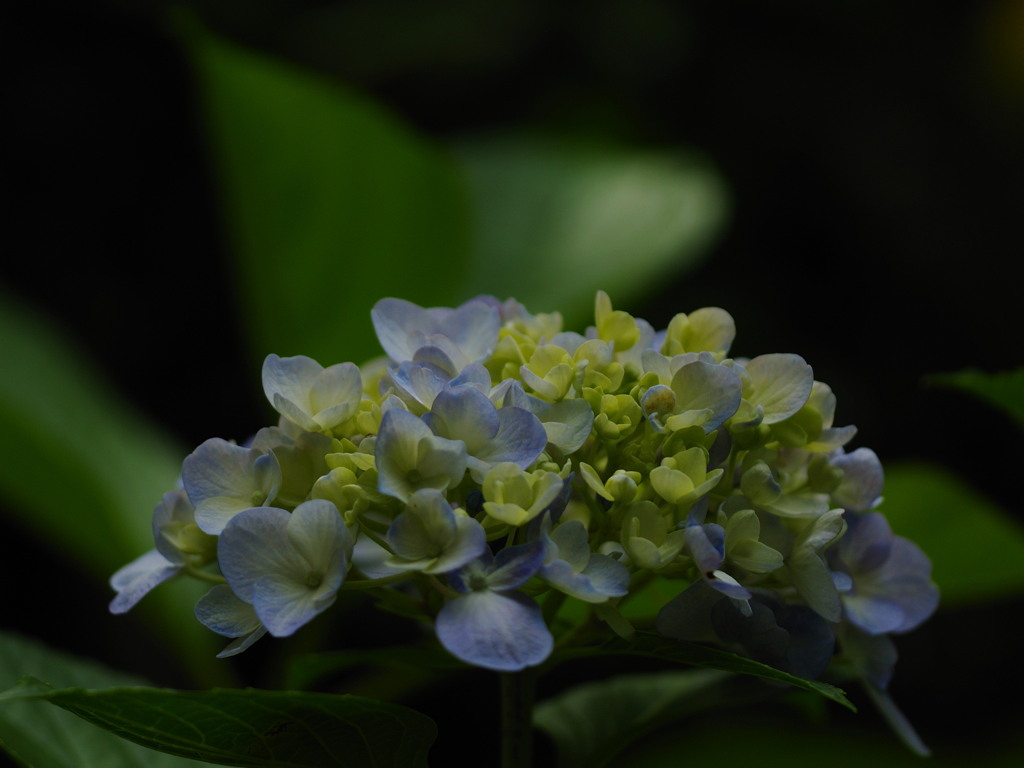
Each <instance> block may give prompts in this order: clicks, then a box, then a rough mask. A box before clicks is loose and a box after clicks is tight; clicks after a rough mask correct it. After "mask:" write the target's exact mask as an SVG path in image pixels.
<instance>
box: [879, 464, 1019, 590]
mask: <svg viewBox="0 0 1024 768" xmlns="http://www.w3.org/2000/svg"><path fill="white" fill-rule="evenodd" d="M881 509H882V511H883V512H885V515H886V517H887V518H888V519H889V522H890V524H891V525H892V528H893V530H894V531H895V532H896V533H898V534H899V535H901V536H905V537H907V538H908V539H910V540H911V541H913V542H915V543H916V544H917V545H918V546H919V547H921V549H923V550H924V552H925V554H927V555H928V557H929V558H931V561H932V576H933V578H934V580H935V583H936V584H938V585H939V589H940V591H941V594H942V603H941V605H943V606H950V605H957V604H964V603H970V602H978V601H981V600H998V599H1003V598H1010V597H1018V596H1020V595H1021V594H1024V568H1022V567H1021V563H1024V526H1021V525H1020V523H1019V522H1017V521H1016V520H1014V519H1013V518H1012V517H1010V516H1009V515H1008V514H1007V513H1006V512H1004V511H1003V510H1002V509H1000V508H999V507H998V506H996V505H995V504H994V503H993V502H991V501H990V500H988V499H986V498H985V497H984V496H983V495H982V494H981V493H979V492H978V491H976V490H974V489H973V488H971V487H970V486H969V485H967V484H966V483H965V482H964V481H962V480H960V479H958V478H957V477H956V476H955V475H954V474H951V473H950V472H949V471H947V470H944V469H942V468H940V467H937V466H931V465H928V464H922V463H902V464H893V465H890V466H887V467H886V470H885V501H884V503H883V504H882V507H881Z"/></svg>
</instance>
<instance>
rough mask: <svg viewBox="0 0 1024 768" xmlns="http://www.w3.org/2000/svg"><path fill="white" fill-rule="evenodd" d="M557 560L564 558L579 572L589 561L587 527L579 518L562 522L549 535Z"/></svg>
mask: <svg viewBox="0 0 1024 768" xmlns="http://www.w3.org/2000/svg"><path fill="white" fill-rule="evenodd" d="M549 538H550V540H551V542H552V544H554V545H555V548H556V550H557V553H558V554H557V557H558V559H559V560H564V561H565V562H566V563H568V564H569V565H570V566H571V567H572V569H573V570H574V571H576V572H577V573H579V572H580V571H582V570H583V569H584V568H586V567H587V563H588V562H589V561H590V542H589V536H588V534H587V529H586V528H585V527H584V525H583V523H581V522H580V521H579V520H569V521H568V522H565V523H562V524H561V525H559V526H558V527H557V528H555V529H554V531H552V533H551V534H550V535H549Z"/></svg>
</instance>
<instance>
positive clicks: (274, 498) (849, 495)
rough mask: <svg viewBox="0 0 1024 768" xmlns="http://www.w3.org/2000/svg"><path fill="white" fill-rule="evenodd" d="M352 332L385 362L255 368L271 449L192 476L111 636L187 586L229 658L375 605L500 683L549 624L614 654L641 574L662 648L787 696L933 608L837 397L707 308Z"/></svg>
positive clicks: (215, 444)
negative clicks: (609, 636)
mask: <svg viewBox="0 0 1024 768" xmlns="http://www.w3.org/2000/svg"><path fill="white" fill-rule="evenodd" d="M372 318H373V324H374V328H375V330H376V333H377V336H378V338H379V341H380V344H381V346H382V347H383V350H384V352H385V353H386V355H387V357H386V359H385V358H382V359H379V360H375V361H372V362H370V363H368V364H366V365H363V366H361V367H360V366H357V365H355V364H353V363H347V362H346V363H340V364H336V365H331V366H330V367H327V368H324V367H323V366H322V365H321V364H320V363H318V362H316V361H314V360H312V359H310V358H308V357H303V356H297V357H278V356H277V355H270V356H269V357H267V359H266V361H265V362H264V365H263V388H264V391H265V393H266V396H267V399H268V400H269V401H270V403H271V405H272V406H273V407H274V409H275V410H276V411H277V412H278V414H279V415H280V419H279V421H278V423H277V425H276V426H271V427H267V428H264V429H261V430H260V431H259V432H257V433H256V435H255V436H254V437H253V438H252V439H251V440H250V441H249V442H248V443H246V444H245V445H237V444H235V443H233V442H229V441H226V440H223V439H220V438H214V439H211V440H207V441H206V442H204V443H203V444H202V445H200V446H199V447H198V448H196V449H195V451H193V452H192V454H191V455H189V456H188V457H187V458H186V459H185V461H184V463H183V466H182V475H181V484H180V488H179V489H177V490H174V491H171V492H170V493H168V494H167V495H165V496H164V498H163V500H162V501H161V503H160V504H159V505H158V506H157V508H156V511H155V514H154V516H153V534H154V538H155V541H156V548H155V549H154V550H153V551H151V552H149V553H147V554H145V555H143V556H142V557H140V558H139V559H137V560H136V561H134V562H133V563H131V564H129V565H127V566H125V567H124V568H122V569H121V570H120V571H118V572H117V573H116V574H115V575H114V576H113V578H112V586H113V587H114V589H115V590H116V591H117V596H116V597H115V598H114V600H113V602H112V604H111V610H112V611H113V612H115V613H120V612H124V611H126V610H128V609H129V608H131V607H132V606H133V605H134V604H135V603H136V602H137V601H138V600H139V599H141V598H142V596H143V595H145V594H146V593H147V592H148V591H149V590H150V589H152V588H153V587H155V586H156V585H158V584H160V583H162V582H163V581H165V580H167V579H169V578H171V577H173V576H175V575H177V574H188V575H191V576H193V577H198V578H202V579H206V580H208V581H210V582H213V584H214V586H212V588H211V589H210V591H209V592H208V593H207V594H206V595H205V596H204V597H203V598H202V599H200V601H199V603H198V604H197V606H196V609H195V612H196V616H197V617H198V619H199V620H200V621H201V622H202V623H203V624H205V625H206V626H207V627H209V628H210V629H212V630H213V631H215V632H217V633H220V634H221V635H223V636H226V637H228V638H231V642H230V644H229V645H228V646H227V648H226V649H225V650H224V651H223V652H222V653H221V655H222V656H227V655H231V654H235V653H238V652H240V651H242V650H244V649H245V648H247V647H248V646H249V645H251V644H252V643H253V642H254V641H256V640H257V639H258V638H260V637H261V636H262V635H264V634H266V633H269V634H271V635H274V636H278V637H280V636H287V635H291V634H292V633H294V632H295V631H296V630H297V629H299V627H301V626H302V625H304V624H306V623H307V622H309V621H311V620H312V619H314V618H315V617H316V616H317V615H319V614H320V613H322V612H324V611H325V610H327V609H328V608H329V607H330V606H331V605H332V603H333V602H334V601H335V599H336V596H337V594H338V591H339V590H341V589H370V590H376V591H377V593H378V594H391V595H395V594H402V595H406V596H407V597H408V598H409V600H414V602H415V604H416V610H418V611H419V612H420V613H422V614H423V615H424V616H426V617H427V618H428V619H429V620H430V621H432V623H433V626H434V629H435V631H436V635H437V639H438V640H439V641H440V643H441V645H442V646H443V647H444V648H446V649H447V650H448V651H449V652H450V653H451V654H453V655H454V656H456V657H458V658H459V659H461V660H463V661H465V662H468V663H469V664H473V665H477V666H480V667H486V668H490V669H495V670H500V671H516V670H520V669H523V668H525V667H529V666H535V665H538V664H540V663H542V662H544V661H545V659H547V658H548V656H549V655H550V654H551V652H552V648H553V645H554V637H553V634H552V631H551V626H552V624H553V622H554V621H555V620H556V619H557V617H558V615H559V610H560V609H561V608H564V605H563V603H564V602H565V601H567V600H568V601H578V602H580V603H582V604H585V606H588V607H590V608H592V609H593V612H594V614H595V615H596V616H597V617H598V618H599V619H600V620H602V621H604V622H606V623H607V625H608V627H610V629H611V630H612V631H614V632H616V633H618V634H620V635H624V636H628V635H629V634H630V633H631V632H632V629H633V628H632V626H631V624H630V621H629V620H628V619H627V618H626V616H625V615H624V613H623V608H624V606H625V605H626V603H627V601H628V600H629V599H630V597H631V596H632V595H634V594H636V593H637V592H638V591H639V590H640V589H642V587H643V586H644V585H645V584H647V583H649V582H650V581H651V580H652V579H655V578H657V579H659V580H662V581H664V580H668V581H671V582H673V583H676V584H677V585H678V589H676V590H675V592H676V594H675V596H674V597H672V598H671V599H669V600H668V601H667V602H666V603H665V604H664V606H663V607H662V608H661V610H660V613H658V615H657V620H656V629H657V630H658V631H659V632H660V633H661V634H663V635H665V636H667V637H670V638H677V639H680V640H687V641H696V642H712V643H715V644H718V645H719V646H722V647H725V648H727V649H730V650H733V651H736V652H739V653H742V654H744V655H747V656H750V657H752V658H754V659H757V660H760V661H763V662H765V663H768V664H771V665H773V666H775V667H777V668H780V669H783V670H786V671H790V672H792V673H794V674H798V675H801V676H805V677H815V676H818V675H819V674H821V672H822V671H823V670H824V669H825V667H826V665H827V664H828V663H829V662H830V661H831V660H832V659H833V656H834V654H835V651H836V648H837V644H838V647H839V648H841V649H842V650H843V652H844V656H845V657H847V658H848V659H850V660H852V662H853V663H854V664H855V665H856V666H857V667H858V669H859V670H860V672H861V674H862V676H864V677H866V678H867V679H868V680H870V681H871V682H872V683H873V684H874V685H875V687H876V688H877V689H878V690H884V688H885V686H886V684H887V682H888V677H889V675H890V673H891V670H892V664H893V661H894V660H895V652H894V650H893V646H892V644H891V642H890V640H889V637H890V635H891V634H892V633H900V632H905V631H907V630H909V629H911V628H913V627H915V626H917V625H918V624H920V623H921V622H922V621H923V620H924V619H925V618H927V617H928V616H929V615H930V614H931V613H932V611H933V610H934V609H935V607H936V604H937V601H938V592H937V590H936V588H935V586H934V584H933V583H932V581H931V567H930V564H929V562H928V560H927V558H926V557H925V556H924V555H923V554H922V552H921V551H920V550H919V549H918V548H917V547H916V546H915V545H914V544H913V543H911V542H909V541H907V540H905V539H903V538H900V537H898V536H895V535H893V533H892V531H891V530H890V528H889V526H888V525H887V523H886V520H885V518H884V517H883V516H882V514H881V513H880V512H878V511H877V507H878V504H879V502H880V499H881V493H882V485H883V472H882V467H881V464H880V462H879V460H878V457H877V456H876V455H875V453H874V452H873V451H871V450H870V449H868V448H858V449H856V450H852V451H848V450H847V449H846V446H847V444H848V443H849V442H850V440H851V439H852V438H853V436H854V433H855V431H856V430H855V428H854V427H852V426H842V427H840V426H835V425H834V423H833V421H834V416H835V410H836V398H835V395H834V394H833V393H832V390H831V389H830V388H829V387H828V386H827V385H826V384H823V383H821V382H819V381H815V379H814V375H813V372H812V369H811V367H810V366H809V365H808V364H807V363H806V362H805V361H804V360H803V359H802V358H801V357H799V356H798V355H795V354H765V355H761V356H759V357H754V358H752V359H740V358H730V357H729V349H730V346H731V344H732V342H733V338H734V335H735V325H734V322H733V319H732V317H731V316H730V315H729V314H728V313H727V312H725V311H724V310H722V309H718V308H703V309H698V310H696V311H694V312H692V313H690V314H678V315H676V316H675V317H674V318H673V319H672V320H671V322H670V323H669V324H668V327H667V328H666V329H664V330H661V331H655V329H654V328H653V327H652V326H651V325H650V324H649V323H647V322H646V321H644V320H642V319H639V318H634V317H632V316H631V315H629V314H627V313H625V312H622V311H617V310H614V309H613V308H612V305H611V302H610V300H609V298H608V296H607V295H606V294H604V293H598V295H597V298H596V302H595V316H594V325H593V326H591V327H590V328H588V329H587V330H586V332H585V333H583V334H580V333H575V332H572V331H565V330H563V328H562V320H561V316H560V315H558V314H557V313H555V314H530V313H529V312H528V311H527V310H526V309H525V308H524V307H523V306H522V305H520V304H519V303H518V302H516V301H515V300H511V299H510V300H508V301H505V302H501V301H499V300H498V299H495V298H493V297H478V298H475V299H472V300H471V301H468V302H467V303H465V304H463V305H462V306H460V307H458V308H455V309H448V308H431V309H426V308H422V307H419V306H416V305H414V304H411V303H409V302H407V301H403V300H400V299H394V298H388V299H383V300H382V301H380V302H378V303H377V305H376V306H375V307H374V309H373V312H372Z"/></svg>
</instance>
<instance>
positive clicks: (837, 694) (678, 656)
mask: <svg viewBox="0 0 1024 768" xmlns="http://www.w3.org/2000/svg"><path fill="white" fill-rule="evenodd" d="M592 656H642V657H646V658H650V659H659V660H661V661H669V662H672V663H674V664H685V665H687V666H693V667H704V668H706V669H717V670H722V671H724V672H734V673H736V674H738V675H751V676H753V677H760V678H763V679H765V680H771V681H773V682H777V683H786V684H787V685H791V686H793V687H795V688H799V689H801V690H805V691H812V692H814V693H817V694H820V695H821V696H824V697H825V698H826V699H831V700H832V701H834V702H836V703H837V704H842V705H843V706H844V707H846V708H848V709H851V710H854V711H856V707H854V706H853V704H851V703H850V700H849V699H847V698H846V695H845V693H844V692H843V690H842V689H840V688H837V687H836V686H834V685H830V684H829V683H822V682H819V681H817V680H807V679H806V678H803V677H797V676H796V675H791V674H789V673H788V672H783V671H781V670H778V669H775V668H774V667H770V666H768V665H767V664H762V663H760V662H758V661H754V660H753V659H748V658H746V657H745V656H739V655H737V654H735V653H730V652H728V651H723V650H719V649H717V648H712V647H710V646H705V645H698V644H697V643H687V642H683V641H680V640H672V639H669V638H666V637H662V636H661V635H656V634H654V633H653V632H637V633H636V634H635V635H634V636H633V638H632V639H631V640H628V641H626V640H619V639H615V640H613V641H611V642H609V643H606V644H604V645H602V646H597V647H590V648H574V649H570V650H566V651H562V652H561V653H559V654H558V655H557V656H556V657H554V661H555V662H559V661H565V660H569V659H575V658H589V657H592Z"/></svg>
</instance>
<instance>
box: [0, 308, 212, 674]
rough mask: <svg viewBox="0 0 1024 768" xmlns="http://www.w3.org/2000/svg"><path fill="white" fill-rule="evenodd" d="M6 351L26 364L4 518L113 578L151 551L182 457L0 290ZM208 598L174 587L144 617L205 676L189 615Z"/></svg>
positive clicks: (5, 432) (12, 421)
mask: <svg viewBox="0 0 1024 768" xmlns="http://www.w3.org/2000/svg"><path fill="white" fill-rule="evenodd" d="M0 355H2V357H3V359H5V360H13V361H17V364H16V365H8V366H6V367H5V369H4V374H3V376H0V492H2V493H3V496H4V504H3V507H2V509H3V510H4V511H6V512H7V513H8V514H10V515H11V517H10V519H8V520H5V521H4V522H5V524H6V525H13V526H19V527H21V528H23V529H25V530H27V531H29V532H30V533H32V534H33V535H35V536H37V537H39V538H40V539H42V540H45V541H46V542H47V543H48V544H49V545H50V546H52V547H54V548H55V549H57V550H58V551H60V552H63V553H64V554H65V555H66V556H67V558H68V560H69V562H71V563H76V564H78V565H79V566H81V567H82V569H84V571H85V572H86V573H88V574H91V575H92V577H93V578H96V579H98V580H102V582H106V581H107V579H108V578H109V576H110V575H111V574H112V573H113V572H114V571H115V570H117V569H118V568H120V567H121V566H122V565H124V564H126V563H128V562H130V561H131V560H134V559H135V558H136V557H138V556H139V555H141V554H142V553H143V552H146V551H147V550H150V549H152V548H153V533H152V512H153V508H154V507H155V506H156V504H157V503H158V502H159V501H160V497H161V496H162V495H163V494H164V492H165V491H167V490H168V489H170V488H173V487H174V484H175V482H176V481H177V477H178V474H179V473H180V471H181V460H182V458H183V457H184V455H185V451H183V450H182V449H180V448H179V447H178V446H176V445H175V444H174V443H173V442H172V441H171V440H170V439H169V438H168V437H167V436H166V435H164V434H163V433H161V432H160V431H159V430H157V429H156V428H155V427H154V426H153V425H152V424H151V423H149V422H146V421H145V420H144V419H143V418H142V417H141V416H140V415H139V414H138V413H136V412H135V411H133V410H132V409H131V408H130V407H129V406H128V405H126V403H125V401H124V400H123V399H122V398H119V397H117V395H116V393H114V392H113V391H112V389H111V387H110V385H109V383H107V382H106V381H104V380H103V379H102V378H101V377H100V376H99V375H98V374H97V373H96V371H95V370H94V368H93V366H92V365H91V364H90V362H89V361H88V360H86V359H84V358H83V357H82V356H81V355H80V354H79V353H78V352H77V351H76V350H75V349H74V348H73V347H72V345H71V344H70V342H69V341H68V339H67V338H65V337H64V335H63V334H62V332H61V331H60V329H58V328H57V327H55V326H53V325H52V324H51V323H49V322H47V321H46V320H44V319H43V318H42V317H40V316H38V315H37V314H36V313H34V312H32V311H31V310H30V309H28V308H27V307H24V306H21V305H19V304H16V303H15V302H14V301H13V300H12V299H10V298H8V297H7V296H6V295H4V294H3V293H2V292H0ZM201 591H202V588H201V587H200V586H199V585H197V584H194V583H189V582H184V581H178V582H177V583H174V584H166V585H163V586H161V587H160V589H158V590H157V591H156V592H155V593H154V594H153V595H152V596H149V597H147V598H146V599H145V601H144V603H143V605H142V606H140V609H141V613H143V614H145V615H147V616H148V617H149V618H150V619H152V620H153V621H154V622H155V623H158V624H159V626H160V636H161V637H162V638H164V639H165V640H166V641H167V643H168V646H173V647H174V648H176V649H177V650H178V651H180V652H181V653H182V654H183V657H184V658H186V659H187V660H188V661H187V663H188V664H190V665H191V666H192V667H193V668H194V669H195V670H197V671H199V670H203V672H204V674H205V673H206V672H209V671H210V669H211V667H212V662H213V656H214V654H215V653H216V650H214V644H215V643H216V642H217V641H216V639H215V637H214V635H213V634H212V633H211V632H209V631H208V630H207V629H206V628H205V627H203V626H202V625H200V624H199V623H198V622H196V621H194V620H192V617H191V608H190V606H191V604H192V603H193V602H195V599H196V598H197V597H198V595H199V594H201ZM113 596H114V593H113V591H111V592H110V597H111V598H112V597H113ZM97 610H104V607H103V606H97ZM183 616H185V617H187V618H188V620H187V621H182V620H181V618H182V617H183Z"/></svg>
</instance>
